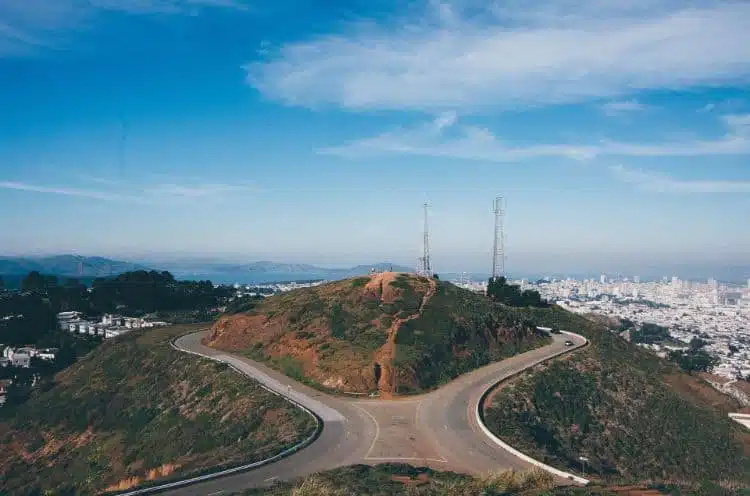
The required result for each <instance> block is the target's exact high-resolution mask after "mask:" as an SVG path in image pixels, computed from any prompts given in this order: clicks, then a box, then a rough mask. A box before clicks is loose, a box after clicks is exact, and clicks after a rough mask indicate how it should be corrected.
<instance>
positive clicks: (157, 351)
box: [0, 326, 314, 495]
mask: <svg viewBox="0 0 750 496" xmlns="http://www.w3.org/2000/svg"><path fill="white" fill-rule="evenodd" d="M191 329H194V327H193V328H191V327H188V326H185V327H179V326H174V327H168V328H157V329H152V330H139V331H132V332H131V333H129V334H126V335H123V336H120V337H118V338H114V339H111V340H107V341H106V342H105V343H103V344H102V345H101V346H100V347H99V348H97V350H96V351H95V352H93V353H90V354H89V355H87V356H86V357H84V358H83V359H81V360H79V361H78V362H77V363H76V364H74V365H73V366H71V367H69V368H68V369H66V370H65V371H63V372H61V373H59V374H58V375H57V376H56V377H55V384H54V387H52V388H50V389H48V390H46V391H41V390H39V391H35V392H34V394H33V395H32V397H31V399H29V401H27V402H26V403H25V404H24V405H22V406H21V407H19V408H18V409H17V410H16V411H15V413H14V415H13V416H12V418H9V419H7V420H5V421H2V422H0V480H2V481H3V483H2V486H3V490H5V491H8V492H10V493H12V494H21V495H23V494H39V493H38V492H35V491H43V492H45V494H73V493H75V494H92V493H98V492H101V491H102V490H104V489H106V488H110V487H112V488H114V487H118V484H119V487H122V488H124V487H128V486H131V485H133V484H136V483H140V482H142V481H143V480H145V479H146V478H148V473H149V471H152V470H153V471H155V472H156V474H155V475H156V476H159V475H171V476H178V475H179V476H184V475H186V474H188V473H192V472H195V471H198V470H201V469H204V468H206V467H212V466H214V465H220V464H237V463H242V462H247V461H252V460H257V459H259V458H263V457H267V456H270V455H273V454H275V453H278V452H279V451H281V450H282V449H284V448H286V447H289V446H290V445H292V444H294V443H296V442H297V441H298V440H299V439H301V438H303V437H306V436H307V435H309V434H310V433H311V432H312V431H313V430H314V421H313V419H312V418H311V417H310V416H308V415H307V414H304V413H303V412H302V411H301V410H299V409H297V408H294V407H293V406H291V405H290V404H288V403H286V402H285V401H283V400H282V399H280V398H279V397H278V396H276V395H274V394H271V393H269V392H268V391H266V390H265V389H263V388H261V387H260V386H259V385H258V384H257V383H256V382H254V381H251V380H249V379H248V378H246V377H243V376H240V375H239V374H237V373H236V372H234V371H233V370H231V369H230V368H229V367H227V366H226V365H223V364H217V363H215V362H211V361H209V360H205V359H201V358H196V357H194V356H192V355H187V354H185V353H182V352H179V351H176V350H174V349H173V348H171V347H170V345H169V342H170V340H171V339H172V338H173V337H175V336H178V335H180V334H183V333H186V332H189V331H190V330H191ZM152 475H154V474H152Z"/></svg>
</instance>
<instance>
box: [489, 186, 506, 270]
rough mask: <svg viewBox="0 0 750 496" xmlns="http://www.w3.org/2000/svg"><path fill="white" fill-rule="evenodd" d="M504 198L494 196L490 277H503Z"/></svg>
mask: <svg viewBox="0 0 750 496" xmlns="http://www.w3.org/2000/svg"><path fill="white" fill-rule="evenodd" d="M504 220H505V200H504V198H503V197H502V196H498V197H496V198H495V243H494V247H493V250H492V278H493V279H494V278H497V277H505V228H504V225H503V222H504Z"/></svg>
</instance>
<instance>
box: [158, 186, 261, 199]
mask: <svg viewBox="0 0 750 496" xmlns="http://www.w3.org/2000/svg"><path fill="white" fill-rule="evenodd" d="M255 189H256V188H254V187H253V186H251V185H241V184H202V185H198V186H184V185H179V184H160V185H157V186H154V187H151V188H147V189H146V190H145V191H146V193H148V194H149V195H152V196H155V197H174V198H202V197H208V196H219V195H224V194H228V193H234V192H238V191H253V190H255Z"/></svg>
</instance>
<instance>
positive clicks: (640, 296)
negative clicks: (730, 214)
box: [515, 274, 750, 387]
mask: <svg viewBox="0 0 750 496" xmlns="http://www.w3.org/2000/svg"><path fill="white" fill-rule="evenodd" d="M515 283H516V284H518V283H520V284H521V286H522V288H523V289H534V290H536V291H539V293H540V294H541V295H542V297H543V298H546V299H547V300H548V301H551V302H554V303H556V304H558V305H560V306H562V307H564V308H566V309H568V310H570V311H571V312H575V313H580V314H585V313H597V314H601V315H605V316H609V317H616V318H622V319H629V320H631V321H632V322H634V323H635V324H638V325H640V324H644V323H653V324H658V325H660V326H663V327H666V328H667V329H669V331H670V334H671V335H672V337H673V338H674V339H675V341H677V342H679V343H684V346H685V347H686V346H687V344H688V343H689V342H690V340H691V339H692V338H694V337H701V338H703V339H705V340H707V341H708V342H709V344H708V345H707V346H706V349H707V351H709V352H710V353H712V354H713V355H715V356H716V357H717V358H719V360H720V363H719V365H718V366H717V367H716V368H715V369H714V374H715V375H717V376H721V377H725V378H727V379H728V380H730V381H732V380H735V379H737V378H740V377H742V378H744V377H748V376H750V282H749V284H748V287H745V288H742V287H734V286H729V285H724V284H720V283H719V282H718V281H716V280H715V279H709V280H708V281H706V282H705V283H701V282H695V281H683V280H681V279H680V278H679V277H676V276H675V277H672V278H671V279H668V278H666V277H665V278H663V279H662V281H660V282H659V281H654V282H643V283H642V282H640V278H639V277H638V276H636V277H633V279H632V281H629V280H628V279H627V278H618V279H616V280H614V279H609V280H607V279H606V276H605V275H604V274H602V276H600V278H599V280H598V281H597V280H594V279H584V280H583V281H578V280H574V279H570V278H567V279H565V280H557V279H552V280H549V281H548V282H546V281H545V282H544V283H542V284H529V283H524V282H523V281H515ZM648 347H650V348H651V349H652V350H653V351H655V352H657V353H659V354H661V355H665V354H666V352H667V351H668V350H669V349H674V348H679V346H660V345H648ZM722 387H725V386H722Z"/></svg>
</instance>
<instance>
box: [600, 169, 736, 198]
mask: <svg viewBox="0 0 750 496" xmlns="http://www.w3.org/2000/svg"><path fill="white" fill-rule="evenodd" d="M609 169H610V171H611V172H612V174H613V175H614V176H615V177H616V178H617V179H619V180H620V181H623V182H626V183H630V184H634V185H636V186H638V187H639V188H641V189H644V190H648V191H657V192H662V193H750V181H717V180H681V179H675V178H673V177H670V176H666V175H664V174H657V173H654V172H650V171H646V170H642V169H635V168H629V167H624V166H622V165H613V166H611V167H610V168H609Z"/></svg>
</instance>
